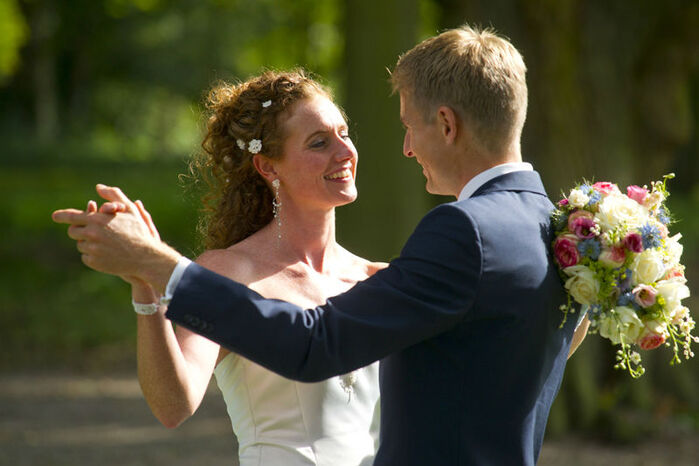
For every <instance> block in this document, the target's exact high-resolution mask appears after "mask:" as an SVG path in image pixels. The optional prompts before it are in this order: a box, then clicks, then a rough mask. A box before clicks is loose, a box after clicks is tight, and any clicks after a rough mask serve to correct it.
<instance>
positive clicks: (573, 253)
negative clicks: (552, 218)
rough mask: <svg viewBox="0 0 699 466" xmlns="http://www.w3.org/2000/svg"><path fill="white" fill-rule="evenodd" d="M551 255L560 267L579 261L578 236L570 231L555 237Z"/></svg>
mask: <svg viewBox="0 0 699 466" xmlns="http://www.w3.org/2000/svg"><path fill="white" fill-rule="evenodd" d="M553 255H554V257H555V258H556V262H558V265H560V266H561V268H566V267H570V266H571V265H575V264H577V263H578V261H580V254H579V253H578V238H577V237H576V236H575V235H572V234H570V233H567V234H565V235H561V236H559V237H558V238H556V241H555V242H554V243H553Z"/></svg>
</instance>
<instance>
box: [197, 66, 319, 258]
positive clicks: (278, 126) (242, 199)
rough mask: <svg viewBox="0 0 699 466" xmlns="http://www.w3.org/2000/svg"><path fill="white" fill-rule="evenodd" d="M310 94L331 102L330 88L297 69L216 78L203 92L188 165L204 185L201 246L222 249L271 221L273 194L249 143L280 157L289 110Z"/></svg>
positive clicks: (200, 229) (263, 151)
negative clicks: (202, 127)
mask: <svg viewBox="0 0 699 466" xmlns="http://www.w3.org/2000/svg"><path fill="white" fill-rule="evenodd" d="M315 96H323V97H327V98H328V99H330V100H332V96H331V94H330V91H329V90H327V89H326V88H325V87H323V86H322V85H321V84H319V83H318V82H316V81H315V80H313V79H312V78H310V77H308V76H306V74H305V72H304V71H303V70H294V71H286V72H280V71H266V72H264V73H263V74H261V75H259V76H255V77H253V78H251V79H248V80H247V81H245V82H243V83H240V84H229V83H226V82H220V83H218V84H216V85H215V86H214V87H213V88H212V89H211V90H210V91H209V94H208V97H207V101H206V107H207V110H208V121H207V128H206V129H207V132H206V136H205V137H204V140H203V141H202V143H201V146H202V148H203V152H202V153H199V154H197V156H196V157H195V158H194V159H193V160H192V161H191V162H190V165H189V171H190V173H191V175H192V178H193V181H194V182H195V183H198V182H203V183H204V185H205V186H206V192H205V193H204V195H203V197H202V204H203V207H202V217H201V219H200V222H199V232H200V234H202V236H203V239H204V241H203V242H204V247H205V248H206V249H222V248H226V247H228V246H230V245H232V244H234V243H237V242H239V241H241V240H243V239H245V238H247V237H248V236H250V235H251V234H253V233H255V232H256V231H258V230H259V229H261V228H262V227H263V226H265V225H267V224H268V223H269V222H270V221H271V220H272V218H273V213H272V199H273V194H272V192H271V190H270V187H269V186H268V184H267V182H266V181H265V180H264V179H263V178H262V176H261V175H260V174H259V173H258V171H257V169H256V168H255V166H254V164H253V160H252V158H253V153H251V152H250V141H252V140H253V139H257V140H259V141H261V146H262V149H261V151H260V153H261V154H263V155H264V156H266V157H267V158H270V159H279V158H281V157H282V155H283V154H282V147H283V144H284V141H285V139H286V137H287V135H286V134H284V122H285V121H286V118H287V117H288V116H289V115H288V112H289V110H290V108H291V107H292V105H293V104H295V103H296V102H299V101H301V100H304V99H308V98H311V97H315Z"/></svg>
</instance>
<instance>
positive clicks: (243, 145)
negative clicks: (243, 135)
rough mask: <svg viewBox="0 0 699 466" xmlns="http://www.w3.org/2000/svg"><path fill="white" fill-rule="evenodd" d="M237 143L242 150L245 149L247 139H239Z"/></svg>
mask: <svg viewBox="0 0 699 466" xmlns="http://www.w3.org/2000/svg"><path fill="white" fill-rule="evenodd" d="M236 143H237V144H238V147H240V150H245V141H243V140H242V139H238V140H237V141H236Z"/></svg>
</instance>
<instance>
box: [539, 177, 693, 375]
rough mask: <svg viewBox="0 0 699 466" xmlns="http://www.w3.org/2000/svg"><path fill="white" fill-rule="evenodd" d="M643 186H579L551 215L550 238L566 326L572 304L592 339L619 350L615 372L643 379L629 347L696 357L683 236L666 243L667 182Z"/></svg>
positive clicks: (668, 238)
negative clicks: (583, 317)
mask: <svg viewBox="0 0 699 466" xmlns="http://www.w3.org/2000/svg"><path fill="white" fill-rule="evenodd" d="M673 177H674V174H669V175H665V176H664V177H663V180H662V181H658V182H653V183H652V184H651V188H650V189H648V188H647V187H646V186H644V187H640V186H629V187H627V188H626V194H623V193H622V192H621V191H620V190H619V187H618V186H617V185H616V184H613V183H608V182H598V183H594V184H591V183H582V184H579V185H578V186H576V187H575V188H573V189H572V190H571V191H570V193H569V194H568V196H567V197H564V198H563V199H561V200H560V201H559V202H558V206H557V208H556V209H555V210H554V212H553V214H552V220H553V225H554V228H555V232H556V237H555V240H554V242H553V253H554V257H555V260H556V263H557V264H558V266H559V267H560V271H561V275H562V277H563V279H564V282H565V289H566V291H567V294H568V303H567V304H564V305H563V306H561V309H562V310H563V311H564V314H565V316H564V322H565V319H566V318H567V317H568V313H570V312H575V304H574V302H575V303H578V304H580V305H581V306H582V308H583V309H585V310H587V313H588V317H589V319H590V322H591V332H596V333H597V332H598V333H599V334H600V335H601V336H602V337H604V338H607V339H609V340H611V342H612V343H613V344H615V345H620V349H619V351H617V364H616V365H615V366H614V367H615V368H617V369H624V370H625V369H628V371H629V373H630V374H631V376H632V377H634V378H637V377H640V376H641V375H643V372H644V371H645V369H644V368H643V366H642V365H641V356H640V354H639V353H638V352H636V351H634V348H635V347H638V348H641V349H643V350H651V349H654V348H657V347H659V346H661V345H665V346H666V347H669V348H670V349H671V350H672V351H673V357H672V360H671V361H670V364H675V363H679V362H681V360H680V357H679V353H680V351H682V352H683V354H684V357H685V358H686V359H689V358H690V357H693V356H694V353H693V352H692V350H691V349H690V344H691V342H692V341H695V342H697V341H699V338H697V337H695V336H693V335H692V334H691V331H692V329H693V328H694V320H693V319H692V317H691V316H690V315H689V310H688V309H687V308H686V307H685V306H683V305H682V300H683V299H684V298H686V297H688V296H689V288H687V285H686V281H687V280H686V279H685V276H684V266H682V264H680V256H681V255H682V245H681V244H680V243H679V240H680V238H681V237H682V235H680V234H679V233H678V234H675V235H674V236H670V234H669V231H668V224H669V223H670V215H669V212H668V211H667V209H666V208H665V205H664V203H665V199H666V198H667V197H668V195H669V193H668V191H667V189H666V183H667V180H668V179H671V178H673Z"/></svg>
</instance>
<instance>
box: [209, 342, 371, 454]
mask: <svg viewBox="0 0 699 466" xmlns="http://www.w3.org/2000/svg"><path fill="white" fill-rule="evenodd" d="M214 375H215V376H216V382H217V384H218V386H219V388H220V389H221V393H222V394H223V399H224V400H225V402H226V406H227V409H228V415H229V417H230V418H231V423H232V425H233V432H235V435H236V437H237V438H238V445H239V446H238V454H239V458H240V465H241V466H300V465H322V466H360V465H361V466H370V465H371V464H372V463H373V460H374V453H375V451H376V448H377V446H378V430H379V407H378V399H379V381H378V363H374V364H372V365H370V366H367V367H364V368H362V369H358V370H356V371H354V372H353V374H352V377H348V376H342V377H332V378H330V379H328V380H325V381H323V382H317V383H303V382H295V381H293V380H289V379H286V378H284V377H281V376H279V375H277V374H275V373H273V372H271V371H269V370H267V369H265V368H263V367H262V366H260V365H258V364H255V363H254V362H252V361H250V360H248V359H245V358H243V357H241V356H238V355H237V354H234V353H230V354H228V355H227V356H226V357H225V358H224V359H223V360H222V361H221V362H220V363H219V364H218V365H217V366H216V369H215V370H214ZM350 379H354V382H353V383H352V386H351V389H350V390H347V389H346V388H343V386H344V387H346V385H347V382H348V381H349V380H350Z"/></svg>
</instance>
